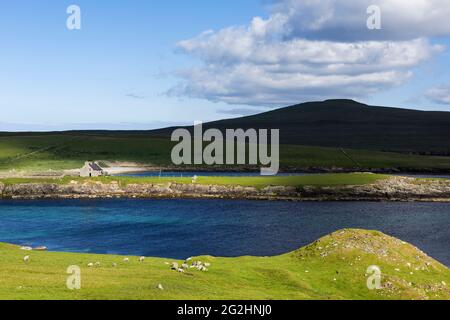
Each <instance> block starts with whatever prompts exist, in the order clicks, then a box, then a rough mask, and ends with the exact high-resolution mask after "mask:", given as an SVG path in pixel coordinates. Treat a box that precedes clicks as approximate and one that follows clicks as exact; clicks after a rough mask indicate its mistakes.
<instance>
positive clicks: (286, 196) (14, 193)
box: [0, 177, 450, 202]
mask: <svg viewBox="0 0 450 320" xmlns="http://www.w3.org/2000/svg"><path fill="white" fill-rule="evenodd" d="M0 194H1V197H2V198H10V199H42V198H44V199H45V198H62V199H64V198H116V197H123V198H218V199H221V198H223V199H264V200H298V201H334V200H336V201H358V200H359V201H448V202H450V181H449V180H445V179H441V180H439V179H429V180H427V179H420V180H419V179H415V178H407V177H391V178H389V179H385V180H379V181H377V182H376V183H373V184H365V185H354V186H301V187H292V186H267V187H265V188H256V187H245V186H238V185H203V184H178V183H166V184H145V183H142V184H126V185H120V184H119V183H118V182H112V183H101V182H86V183H77V182H75V181H73V182H71V183H69V184H56V183H55V184H51V183H28V184H25V183H19V184H13V185H6V186H5V185H3V184H1V183H0Z"/></svg>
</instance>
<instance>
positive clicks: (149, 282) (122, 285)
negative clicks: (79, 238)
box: [0, 229, 450, 299]
mask: <svg viewBox="0 0 450 320" xmlns="http://www.w3.org/2000/svg"><path fill="white" fill-rule="evenodd" d="M27 255H29V257H30V260H29V261H28V262H24V256H27ZM124 258H125V257H121V256H112V255H90V254H71V253H52V252H37V251H23V250H21V249H20V248H19V247H17V246H14V245H8V244H0V275H1V277H0V299H450V290H449V287H448V284H450V270H449V269H448V268H446V267H445V266H443V265H442V264H440V263H438V262H436V261H435V260H433V259H431V258H429V257H428V256H426V255H425V254H424V253H423V252H421V251H420V250H419V249H417V248H415V247H413V246H412V245H410V244H407V243H405V242H402V241H401V240H398V239H395V238H392V237H389V236H386V235H384V234H382V233H380V232H376V231H365V230H353V229H349V230H341V231H337V232H335V233H333V234H331V235H328V236H326V237H323V238H322V239H320V240H318V241H317V242H315V243H313V244H311V245H309V246H307V247H304V248H301V249H299V250H297V251H294V252H291V253H288V254H285V255H281V256H276V257H239V258H215V257H209V256H204V257H195V258H193V259H192V260H190V261H189V262H188V263H189V265H191V263H192V261H202V262H203V263H209V264H211V265H210V266H209V267H208V271H206V272H204V271H198V270H197V269H195V268H189V269H187V270H186V271H185V272H184V273H181V272H177V271H173V270H171V264H172V263H173V262H177V263H178V264H179V265H180V266H181V263H183V262H182V261H174V260H170V259H160V258H147V259H145V261H143V262H140V261H139V259H138V258H137V257H128V259H129V261H128V262H127V261H125V260H124ZM97 262H98V263H97ZM91 263H92V264H93V266H92V267H88V265H89V264H91ZM71 265H78V266H80V268H81V285H82V288H81V290H75V291H70V290H68V289H67V288H66V279H67V277H68V275H67V274H66V269H67V267H68V266H71ZM371 265H377V266H379V267H380V269H381V271H382V278H381V285H382V288H381V289H379V290H369V289H368V288H367V277H368V275H366V270H367V268H368V267H369V266H371Z"/></svg>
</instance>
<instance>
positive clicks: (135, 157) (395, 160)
mask: <svg viewBox="0 0 450 320" xmlns="http://www.w3.org/2000/svg"><path fill="white" fill-rule="evenodd" d="M172 146H173V144H172V143H171V142H170V141H168V139H165V138H155V137H150V136H146V135H142V134H140V135H138V134H134V135H131V134H130V135H125V134H120V135H119V134H116V135H114V134H103V135H80V134H68V133H65V134H47V135H39V134H28V135H25V134H21V135H9V136H4V135H0V171H2V170H11V169H16V170H30V171H45V170H48V169H54V170H61V169H74V168H80V167H81V166H82V164H83V163H84V161H86V160H110V161H116V160H118V161H135V162H140V163H145V164H151V165H159V166H168V165H171V161H170V153H171V149H172ZM346 152H347V154H348V155H350V157H351V158H352V159H353V160H354V161H352V160H350V159H349V158H348V157H347V156H345V155H344V154H343V153H342V151H341V149H339V148H321V147H308V146H294V145H282V146H281V150H280V157H281V166H282V167H291V168H292V167H294V168H309V167H327V168H331V167H341V168H355V167H357V165H356V163H358V164H359V165H361V166H362V167H365V168H394V167H397V168H413V169H414V168H417V169H419V168H440V169H450V158H449V157H432V156H418V155H406V154H398V153H388V152H378V151H365V150H350V149H346Z"/></svg>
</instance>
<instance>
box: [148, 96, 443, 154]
mask: <svg viewBox="0 0 450 320" xmlns="http://www.w3.org/2000/svg"><path fill="white" fill-rule="evenodd" d="M204 127H205V128H219V129H222V130H223V129H227V128H244V129H248V128H255V129H261V128H274V129H275V128H276V129H280V135H281V143H282V144H294V145H307V146H322V147H337V148H353V149H368V150H378V151H393V152H411V153H420V154H439V155H449V154H450V145H449V144H448V141H449V140H450V112H434V111H418V110H409V109H399V108H389V107H379V106H369V105H366V104H362V103H359V102H356V101H353V100H326V101H322V102H308V103H302V104H298V105H294V106H290V107H286V108H281V109H277V110H273V111H270V112H266V113H262V114H258V115H253V116H248V117H243V118H237V119H231V120H222V121H215V122H210V123H207V124H205V125H204ZM172 129H173V128H171V129H170V130H167V129H165V130H157V131H154V133H155V134H159V135H167V134H169V133H170V132H171V131H172Z"/></svg>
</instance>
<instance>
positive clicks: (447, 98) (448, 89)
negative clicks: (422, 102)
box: [426, 85, 450, 105]
mask: <svg viewBox="0 0 450 320" xmlns="http://www.w3.org/2000/svg"><path fill="white" fill-rule="evenodd" d="M426 97H427V98H428V99H430V100H431V101H433V102H436V103H440V104H449V105H450V85H447V86H441V87H437V88H433V89H430V90H428V92H427V93H426Z"/></svg>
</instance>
